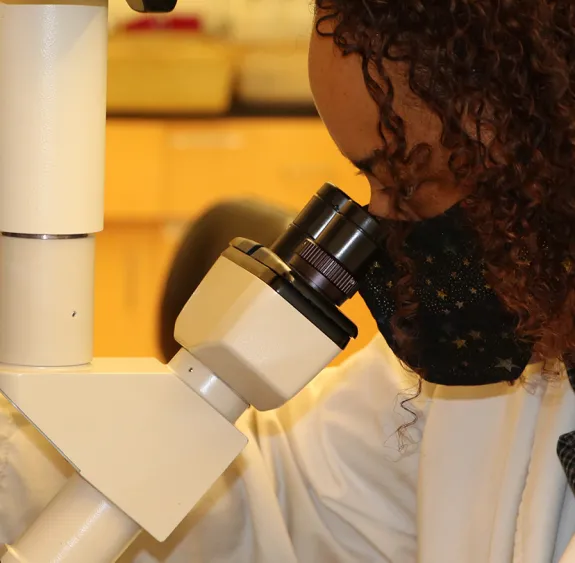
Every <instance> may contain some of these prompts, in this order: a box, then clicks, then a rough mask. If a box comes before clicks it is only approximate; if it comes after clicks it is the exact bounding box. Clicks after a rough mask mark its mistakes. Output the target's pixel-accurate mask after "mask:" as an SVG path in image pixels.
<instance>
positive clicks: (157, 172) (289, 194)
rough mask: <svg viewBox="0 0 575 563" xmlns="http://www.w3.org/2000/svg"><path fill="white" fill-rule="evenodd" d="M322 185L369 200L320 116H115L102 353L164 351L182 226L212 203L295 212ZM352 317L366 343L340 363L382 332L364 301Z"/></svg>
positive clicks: (102, 283) (101, 244)
mask: <svg viewBox="0 0 575 563" xmlns="http://www.w3.org/2000/svg"><path fill="white" fill-rule="evenodd" d="M325 181H331V182H333V183H335V184H336V185H338V186H339V187H341V188H342V189H343V190H345V191H346V192H347V193H348V194H349V195H351V196H352V197H354V198H355V199H357V200H359V201H361V202H365V201H367V197H368V189H367V184H366V182H365V180H364V179H362V178H360V177H358V176H357V175H356V174H355V172H354V170H353V168H352V167H351V165H349V164H348V163H347V162H346V160H345V159H344V158H343V157H342V156H341V155H340V154H339V153H338V151H337V149H336V148H335V147H334V145H333V143H332V141H331V140H330V139H329V136H328V135H327V133H326V131H325V129H324V128H323V125H322V124H321V122H320V121H319V120H318V119H315V118H297V119H296V118H290V119H281V118H274V119H269V118H238V119H235V118H234V119H232V118H221V119H215V120H185V121H174V120H151V119H150V120H121V119H110V120H109V121H108V128H107V175H106V182H107V183H106V228H105V231H104V232H103V233H101V234H99V235H98V238H97V240H98V246H97V263H96V267H97V270H96V271H97V274H96V327H95V354H96V355H98V356H119V355H122V356H130V355H135V356H144V355H158V353H159V352H158V343H157V315H158V306H159V298H160V295H161V293H162V289H163V283H164V279H165V275H166V272H167V270H168V268H169V264H170V260H171V257H172V254H173V252H174V250H175V248H176V246H177V244H178V241H179V236H180V234H181V229H182V227H183V226H184V225H185V224H186V223H187V222H188V221H190V220H192V219H193V218H194V217H196V216H197V215H198V214H199V213H201V212H202V210H204V209H205V208H206V207H207V206H210V205H211V204H213V203H215V202H216V201H218V200H221V199H224V198H230V197H237V196H245V195H252V196H256V197H260V198H263V199H265V200H267V201H270V202H273V203H276V204H280V205H285V206H288V207H290V208H294V209H296V210H298V209H300V208H301V207H302V206H303V205H304V204H305V203H306V202H307V201H308V200H309V198H310V197H311V196H312V195H313V193H314V192H315V191H316V190H317V189H318V188H319V187H320V186H321V185H322V184H323V183H324V182H325ZM345 311H346V312H347V313H348V315H349V316H350V317H351V318H352V319H353V320H354V321H355V322H356V324H358V326H359V328H360V338H359V339H358V340H357V341H356V342H354V343H353V344H352V345H351V346H350V348H349V350H348V351H347V352H346V354H344V355H342V356H341V357H340V359H341V358H342V357H344V356H345V355H347V354H348V353H349V352H351V351H353V350H355V349H357V348H358V346H361V345H363V344H365V343H366V341H367V340H369V338H371V336H372V335H373V333H374V330H375V326H374V323H373V321H372V320H371V319H370V318H369V315H368V314H367V312H366V310H365V306H364V305H363V303H362V302H361V301H360V299H359V298H354V299H352V300H351V302H350V303H349V304H348V305H347V306H346V307H345Z"/></svg>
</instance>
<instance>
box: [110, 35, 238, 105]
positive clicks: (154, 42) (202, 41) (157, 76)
mask: <svg viewBox="0 0 575 563" xmlns="http://www.w3.org/2000/svg"><path fill="white" fill-rule="evenodd" d="M233 74H234V69H233V60H232V55H231V53H230V50H229V48H228V47H227V46H226V45H225V44H223V43H221V42H218V41H217V40H212V39H208V38H205V37H202V36H201V35H199V34H198V35H196V34H193V33H186V32H181V31H163V30H158V31H156V30H154V31H144V32H116V33H113V34H112V35H111V36H110V42H109V54H108V111H109V112H111V113H125V114H126V113H127V114H133V113H138V114H145V113H155V114H204V115H217V114H223V113H226V112H227V111H228V110H229V109H230V106H231V100H232V88H233V85H232V81H233Z"/></svg>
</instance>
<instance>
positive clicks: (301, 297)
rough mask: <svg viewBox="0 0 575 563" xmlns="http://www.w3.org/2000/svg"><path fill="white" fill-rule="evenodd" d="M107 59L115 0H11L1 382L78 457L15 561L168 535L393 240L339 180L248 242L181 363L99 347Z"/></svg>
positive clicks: (1, 97) (4, 25) (191, 305)
mask: <svg viewBox="0 0 575 563" xmlns="http://www.w3.org/2000/svg"><path fill="white" fill-rule="evenodd" d="M174 4H175V2H174V1H173V0H141V1H140V0H132V1H131V2H130V5H131V6H132V7H134V8H135V9H138V10H141V11H166V10H169V9H171V8H173V6H174ZM106 62H107V2H106V0H59V1H58V2H54V3H45V2H44V0H4V2H1V3H0V123H1V124H2V126H1V127H0V233H1V235H0V393H2V394H3V395H4V396H5V397H6V398H7V399H8V400H9V401H10V402H11V403H12V404H13V405H14V406H15V407H16V408H17V409H18V410H19V411H20V412H21V413H22V414H23V415H24V416H25V417H26V418H27V419H28V420H29V421H30V422H31V424H32V425H33V426H34V427H35V428H36V429H38V430H39V432H40V433H42V434H43V435H44V436H45V438H46V439H47V440H48V441H49V442H50V443H51V444H52V445H53V446H54V447H55V448H56V449H57V450H58V451H59V452H60V453H61V455H62V456H63V457H64V458H65V459H66V460H67V461H68V462H69V463H70V464H71V465H72V467H74V468H75V469H76V473H75V475H74V476H73V477H71V478H70V479H69V481H68V482H67V484H66V485H65V486H64V487H63V489H62V490H61V491H60V492H59V493H58V494H57V495H56V497H55V498H54V499H53V500H52V502H50V504H49V505H48V506H47V507H46V509H45V510H44V511H43V512H42V514H41V515H40V516H39V517H38V519H37V520H36V522H34V523H33V524H32V526H31V527H30V528H29V529H28V530H27V531H26V532H25V533H24V534H23V535H22V537H21V538H19V539H18V540H17V541H16V542H15V543H14V544H12V545H8V546H7V553H6V555H4V556H3V557H2V563H56V562H65V563H111V562H113V561H116V560H117V559H118V558H119V557H120V556H121V554H122V553H123V551H124V550H125V549H126V547H127V546H128V545H129V544H130V543H131V542H132V541H133V539H134V538H135V537H136V536H137V535H138V534H139V533H140V531H141V530H142V529H143V530H146V531H147V532H148V533H149V534H151V535H152V536H153V537H154V538H156V539H157V540H158V541H163V540H165V539H166V538H167V537H168V536H169V535H170V534H171V533H172V531H173V530H174V529H175V528H176V526H178V524H179V523H180V522H181V521H182V520H183V518H184V517H185V516H186V515H187V514H188V513H189V512H190V511H191V510H192V509H193V507H194V505H195V504H196V503H197V502H198V500H199V499H200V498H201V497H202V495H204V494H205V493H206V491H207V490H208V489H209V488H210V487H211V485H212V484H213V483H214V482H215V481H216V479H217V478H218V477H219V476H220V475H221V474H222V473H223V472H224V471H225V470H226V468H227V467H228V466H229V465H230V463H231V462H232V461H233V460H234V459H235V458H236V457H237V456H238V455H239V454H240V452H241V451H242V449H243V447H244V446H245V444H246V438H245V436H243V435H242V434H241V433H240V432H239V431H238V430H237V429H236V428H235V426H234V423H235V421H236V420H237V418H238V417H239V416H240V415H241V414H242V413H243V412H244V411H245V410H246V409H247V408H248V407H249V406H253V407H254V408H257V409H262V410H265V409H272V408H276V407H278V406H280V405H282V404H283V403H285V402H286V401H288V400H289V399H290V398H292V397H293V396H294V395H296V394H297V393H298V392H299V391H300V390H301V389H302V388H303V387H304V386H305V385H306V384H307V383H308V382H309V381H310V380H311V379H313V377H315V375H316V374H317V373H318V372H319V371H320V370H321V369H322V368H323V367H324V366H326V365H328V364H329V363H330V362H331V360H332V359H333V358H334V357H335V356H336V355H337V354H338V353H339V352H340V351H341V350H342V349H343V348H345V346H346V345H347V343H348V342H349V340H350V339H351V338H353V337H354V336H355V335H356V327H355V326H354V325H353V323H352V322H351V321H350V320H349V319H347V318H346V317H345V316H344V315H343V314H342V313H341V312H340V310H339V308H338V307H339V306H340V305H341V304H342V303H343V302H344V301H345V300H346V299H348V298H349V297H351V296H352V295H353V294H354V293H355V291H356V290H357V284H358V280H359V279H360V277H361V275H362V274H363V271H364V269H365V268H366V266H367V264H368V263H369V261H370V258H371V256H372V254H373V252H374V250H375V248H376V247H377V245H378V244H379V240H378V237H379V229H378V224H377V221H375V220H374V219H373V218H372V217H371V216H370V215H369V214H368V213H367V212H366V211H365V210H364V209H363V208H361V207H360V206H358V205H357V204H356V203H354V202H353V201H352V200H351V199H350V198H349V197H347V196H346V195H345V194H344V193H343V192H341V191H340V190H338V189H337V188H335V187H334V186H331V185H329V184H326V185H325V186H324V187H323V188H322V189H321V190H320V191H319V192H318V194H316V196H314V197H313V198H312V200H311V201H310V203H309V204H308V206H306V208H305V209H304V210H303V211H302V212H301V213H300V215H298V217H297V218H296V219H295V220H294V222H293V224H292V225H291V226H290V227H289V228H288V230H287V231H286V233H285V235H284V236H282V237H281V238H280V240H278V241H277V243H276V244H275V245H273V247H272V248H271V249H267V248H265V247H263V246H261V245H259V244H256V243H254V242H252V241H248V240H244V239H237V240H235V241H233V242H232V243H231V245H230V247H229V248H228V249H227V250H226V251H225V252H224V253H223V255H222V256H221V257H220V258H219V260H218V261H217V262H216V263H215V265H214V266H213V268H212V269H211V270H210V272H209V273H208V274H207V276H206V277H205V279H204V280H203V282H202V283H201V285H200V286H199V287H198V289H197V291H196V292H195V293H194V295H193V296H192V297H191V299H190V300H189V302H188V303H187V305H186V306H185V308H184V309H183V311H182V313H181V315H180V317H179V318H178V321H177V325H176V329H175V336H176V340H177V341H178V342H179V343H180V344H181V346H182V349H181V351H180V352H179V353H178V354H176V356H175V357H174V358H173V360H172V361H171V362H170V363H169V365H167V366H166V365H163V364H161V363H160V362H159V361H157V360H154V359H149V358H96V359H94V358H93V353H92V349H93V308H94V249H95V234H96V233H97V232H99V231H101V230H102V228H103V207H104V206H103V202H104V160H105V130H106V127H105V125H106Z"/></svg>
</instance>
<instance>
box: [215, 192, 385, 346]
mask: <svg viewBox="0 0 575 563" xmlns="http://www.w3.org/2000/svg"><path fill="white" fill-rule="evenodd" d="M380 239H381V231H380V225H379V222H378V221H377V219H375V218H374V217H373V216H372V215H370V214H369V213H368V212H367V211H366V210H365V209H364V208H362V207H361V206H360V205H358V204H357V203H356V202H355V201H353V200H352V199H351V198H350V197H348V196H347V195H346V194H345V193H344V192H342V191H341V190H340V189H338V188H336V187H335V186H333V185H331V184H324V186H323V187H322V188H321V189H320V190H319V191H318V192H317V194H316V195H315V196H314V197H313V198H312V199H311V200H310V202H309V203H308V204H307V205H306V206H305V207H304V209H303V210H302V211H301V213H300V214H299V215H298V216H297V217H296V218H295V219H294V220H293V221H292V223H291V224H290V225H289V227H288V228H287V230H286V232H285V233H284V234H283V235H282V236H281V237H280V238H279V239H278V240H277V241H276V242H275V243H274V244H273V245H272V246H271V247H270V248H267V247H265V246H263V245H261V244H258V243H257V242H255V241H252V240H248V239H245V238H236V239H234V240H233V241H232V242H231V244H230V247H229V248H228V250H227V251H225V252H224V256H225V257H227V258H228V259H230V260H232V261H234V262H235V263H236V264H238V265H240V266H241V267H242V268H244V269H245V270H247V271H249V272H250V273H251V274H252V275H254V276H256V277H258V278H259V279H260V280H262V281H263V282H264V283H265V284H266V285H268V286H269V287H271V288H272V289H273V290H274V291H275V292H276V293H278V294H279V295H281V296H282V297H283V298H284V299H285V300H286V301H288V302H289V303H290V304H291V305H292V306H293V307H294V308H295V309H296V310H297V311H299V312H300V313H301V314H302V315H303V316H305V317H306V318H307V319H308V320H309V321H310V322H312V323H313V324H314V325H315V326H316V327H317V328H319V329H320V330H321V331H322V332H323V333H324V334H325V335H326V336H327V337H328V338H330V339H331V340H332V341H333V342H335V343H336V344H337V345H338V346H339V347H340V348H341V349H342V350H343V349H344V348H345V347H346V346H347V344H348V342H349V340H350V339H351V338H355V337H356V336H357V327H356V326H355V325H354V324H353V322H352V321H351V320H350V319H348V318H347V317H346V316H345V315H344V314H343V313H342V312H341V311H340V309H339V307H340V305H342V304H343V303H344V302H345V301H347V300H348V299H349V298H350V297H352V296H353V295H354V294H355V292H356V291H357V289H358V282H359V281H360V280H361V278H362V276H363V275H364V274H365V272H366V271H367V269H368V267H369V265H370V263H371V261H372V260H373V256H374V254H375V251H376V250H377V248H378V246H379V244H380Z"/></svg>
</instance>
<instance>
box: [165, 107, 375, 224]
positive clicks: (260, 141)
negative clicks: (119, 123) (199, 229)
mask: <svg viewBox="0 0 575 563" xmlns="http://www.w3.org/2000/svg"><path fill="white" fill-rule="evenodd" d="M167 143H168V170H167V174H168V184H169V190H168V194H167V196H166V202H165V205H166V210H167V212H168V213H169V214H170V216H172V217H190V216H193V215H195V214H197V213H198V211H199V210H202V209H204V208H205V207H207V206H210V205H212V204H213V203H215V202H216V201H219V200H221V199H227V198H235V197H243V196H255V197H258V198H261V199H264V200H266V201H269V202H272V203H275V204H279V205H283V206H286V207H290V208H293V209H295V210H297V209H300V208H301V207H302V206H303V205H305V203H306V202H307V201H308V200H309V199H310V197H311V196H312V195H313V194H314V193H315V191H317V189H318V188H320V187H321V185H322V184H323V183H324V182H326V181H329V182H333V183H335V184H336V185H338V186H339V187H341V188H342V189H343V190H344V191H346V192H347V193H349V194H350V195H351V196H352V197H354V198H356V199H358V200H360V201H367V198H368V193H369V192H368V187H367V182H366V181H365V179H363V178H359V177H358V176H357V174H355V172H354V170H353V167H352V166H351V165H350V164H349V163H348V162H347V161H346V160H345V159H344V157H343V156H342V155H341V154H340V153H339V151H338V149H337V148H336V147H335V145H334V143H333V141H332V140H331V139H330V137H329V135H328V134H327V132H326V130H325V128H324V126H323V124H322V123H321V121H319V119H314V118H305V119H303V118H301V119H264V118H261V119H226V120H206V121H192V122H181V123H173V124H169V125H168V129H167Z"/></svg>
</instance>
